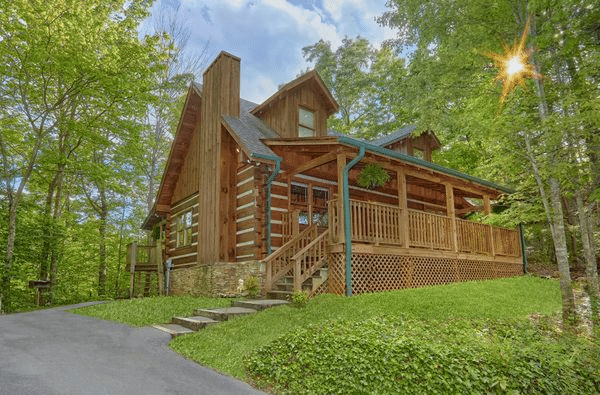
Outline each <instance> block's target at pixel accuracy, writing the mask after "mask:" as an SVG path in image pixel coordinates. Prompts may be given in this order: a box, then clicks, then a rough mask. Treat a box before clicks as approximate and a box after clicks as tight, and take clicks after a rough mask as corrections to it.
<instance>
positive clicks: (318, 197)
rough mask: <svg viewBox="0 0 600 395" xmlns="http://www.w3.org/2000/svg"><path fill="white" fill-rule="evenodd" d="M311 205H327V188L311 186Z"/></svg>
mask: <svg viewBox="0 0 600 395" xmlns="http://www.w3.org/2000/svg"><path fill="white" fill-rule="evenodd" d="M312 195H313V205H314V206H315V207H327V202H328V201H329V190H327V189H325V188H319V187H313V191H312Z"/></svg>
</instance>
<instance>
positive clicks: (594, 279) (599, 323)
mask: <svg viewBox="0 0 600 395" xmlns="http://www.w3.org/2000/svg"><path fill="white" fill-rule="evenodd" d="M575 200H576V202H577V213H578V215H579V230H580V233H581V242H582V244H583V255H584V257H585V277H586V285H585V292H586V293H587V294H588V296H589V298H590V307H591V310H592V317H591V318H592V329H593V332H594V334H595V335H596V336H597V335H600V305H599V303H600V284H599V283H598V267H597V264H596V251H595V248H594V239H593V238H590V237H589V232H588V231H589V228H590V226H589V221H588V216H587V214H588V213H587V212H586V209H585V205H584V203H583V197H582V196H581V191H580V190H579V189H577V190H576V191H575Z"/></svg>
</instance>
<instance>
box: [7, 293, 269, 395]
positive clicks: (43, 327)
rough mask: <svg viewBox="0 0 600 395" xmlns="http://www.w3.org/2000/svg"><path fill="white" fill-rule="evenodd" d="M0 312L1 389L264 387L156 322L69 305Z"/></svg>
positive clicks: (244, 390)
mask: <svg viewBox="0 0 600 395" xmlns="http://www.w3.org/2000/svg"><path fill="white" fill-rule="evenodd" d="M89 304H91V303H82V304H78V305H73V306H63V307H58V308H52V309H47V310H38V311H33V312H28V313H19V314H11V315H6V316H0V394H28V395H29V394H61V395H62V394H78V395H79V394H211V395H213V394H215V395H216V394H259V393H261V392H258V391H257V390H255V389H254V388H252V387H250V386H249V385H248V384H246V383H243V382H241V381H238V380H236V379H233V378H231V377H228V376H225V375H222V374H220V373H217V372H215V371H214V370H211V369H208V368H205V367H203V366H201V365H198V364H197V363H195V362H192V361H190V360H187V359H185V358H183V357H181V356H179V355H177V354H176V353H174V352H173V351H172V350H171V349H170V348H169V347H168V346H167V344H168V343H169V340H170V339H171V337H170V335H168V334H167V333H165V332H162V331H160V330H158V329H154V328H150V327H144V328H133V327H130V326H128V325H124V324H119V323H114V322H110V321H103V320H99V319H96V318H92V317H86V316H81V315H77V314H72V313H69V312H66V311H65V310H68V309H71V308H75V307H82V306H86V305H89Z"/></svg>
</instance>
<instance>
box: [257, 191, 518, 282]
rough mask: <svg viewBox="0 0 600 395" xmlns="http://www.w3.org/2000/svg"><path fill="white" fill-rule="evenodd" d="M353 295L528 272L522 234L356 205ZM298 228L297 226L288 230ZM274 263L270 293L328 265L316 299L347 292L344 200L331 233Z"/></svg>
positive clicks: (333, 209) (269, 266)
mask: <svg viewBox="0 0 600 395" xmlns="http://www.w3.org/2000/svg"><path fill="white" fill-rule="evenodd" d="M350 222H351V223H350V226H349V229H350V240H351V243H352V249H351V257H350V258H351V269H352V270H351V271H352V274H351V275H352V281H351V286H352V292H353V293H355V294H356V293H363V292H376V291H383V290H393V289H401V288H410V287H419V286H427V285H434V284H443V283H449V282H455V281H464V280H477V279H479V280H483V279H491V278H497V277H508V276H513V275H518V274H521V273H522V252H521V244H520V239H519V232H518V231H517V230H513V229H507V228H502V227H498V226H492V225H487V224H482V223H477V222H473V221H467V220H464V219H460V218H452V217H450V216H444V215H439V214H432V213H428V212H424V211H419V210H413V209H407V208H400V207H398V206H393V205H388V204H383V203H374V202H365V201H358V200H350ZM288 228H289V229H291V227H288ZM265 263H266V270H267V275H266V288H267V290H270V289H272V288H273V286H274V285H275V283H276V282H277V281H278V280H279V279H281V278H282V277H283V276H293V278H294V283H293V285H294V286H293V289H294V291H298V290H300V289H302V284H303V282H304V281H305V280H306V279H308V278H309V277H310V276H312V275H313V273H315V272H316V271H317V270H319V269H320V268H321V267H323V266H325V265H327V266H328V272H329V274H328V279H327V281H326V283H323V285H321V286H320V287H319V288H318V289H312V290H310V292H311V293H313V294H314V293H320V292H329V293H335V294H344V293H346V256H345V227H344V223H343V215H342V203H341V201H340V200H338V199H336V200H331V201H329V203H328V229H327V230H326V231H325V232H322V233H319V231H318V228H317V226H316V225H312V226H309V227H308V228H306V229H305V230H304V231H302V232H300V233H299V234H296V235H294V236H291V238H290V240H289V241H288V242H287V243H285V244H284V245H283V246H282V247H281V248H280V249H279V250H277V251H276V252H275V253H274V254H271V255H270V256H269V257H267V259H265Z"/></svg>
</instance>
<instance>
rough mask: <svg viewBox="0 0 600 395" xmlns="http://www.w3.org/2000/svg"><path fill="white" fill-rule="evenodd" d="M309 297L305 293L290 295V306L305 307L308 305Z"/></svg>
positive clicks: (299, 292)
mask: <svg viewBox="0 0 600 395" xmlns="http://www.w3.org/2000/svg"><path fill="white" fill-rule="evenodd" d="M309 300H310V297H309V296H308V292H306V291H298V292H294V293H293V294H292V304H293V305H294V306H295V307H299V308H302V307H305V306H306V305H307V304H308V301H309Z"/></svg>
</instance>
